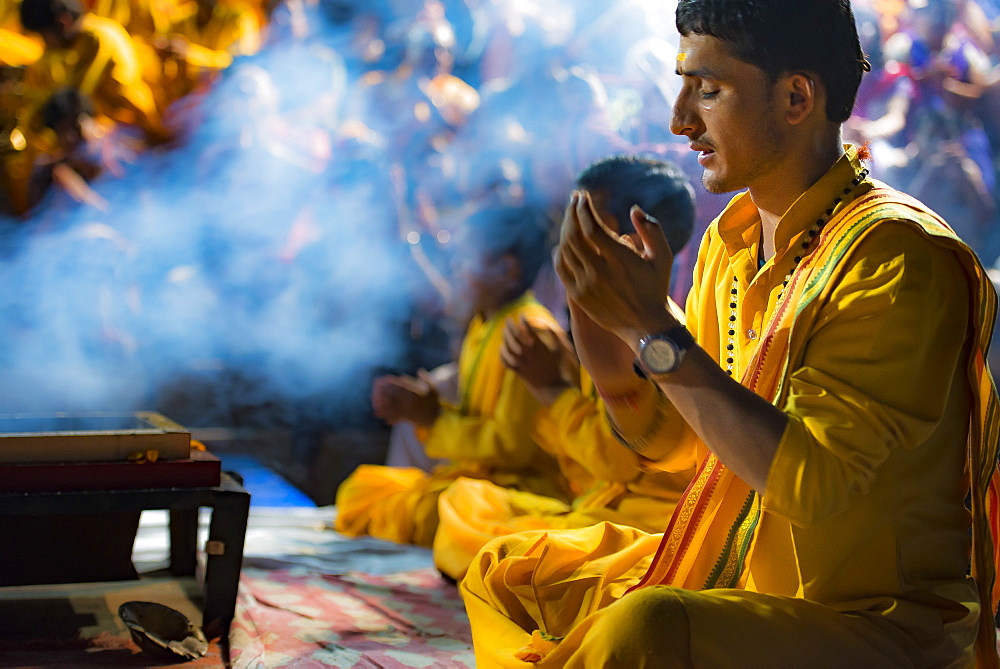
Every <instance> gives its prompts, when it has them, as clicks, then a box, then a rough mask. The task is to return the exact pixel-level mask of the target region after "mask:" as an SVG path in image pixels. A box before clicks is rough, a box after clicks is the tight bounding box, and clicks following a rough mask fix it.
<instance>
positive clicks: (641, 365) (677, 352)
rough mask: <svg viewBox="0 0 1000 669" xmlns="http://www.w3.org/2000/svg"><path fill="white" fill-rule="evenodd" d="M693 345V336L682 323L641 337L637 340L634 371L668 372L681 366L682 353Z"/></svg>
mask: <svg viewBox="0 0 1000 669" xmlns="http://www.w3.org/2000/svg"><path fill="white" fill-rule="evenodd" d="M692 346H694V337H692V336H691V333H690V332H688V329H687V328H686V327H684V326H683V325H678V326H676V327H673V328H670V329H669V330H667V331H666V332H659V333H656V334H651V335H647V336H645V337H643V338H642V339H640V340H639V355H638V357H637V358H636V361H635V362H636V364H635V370H636V373H639V372H642V374H640V376H658V375H661V374H669V373H670V372H673V371H675V370H676V369H677V368H678V367H680V366H681V361H682V360H684V355H685V354H686V353H687V351H688V349H689V348H691V347H692Z"/></svg>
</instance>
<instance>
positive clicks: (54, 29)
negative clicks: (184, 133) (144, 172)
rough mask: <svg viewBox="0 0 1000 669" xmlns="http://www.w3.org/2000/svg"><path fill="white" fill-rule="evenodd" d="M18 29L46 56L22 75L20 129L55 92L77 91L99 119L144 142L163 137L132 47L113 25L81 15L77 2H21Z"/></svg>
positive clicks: (122, 31) (157, 112) (29, 124)
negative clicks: (127, 128) (131, 128)
mask: <svg viewBox="0 0 1000 669" xmlns="http://www.w3.org/2000/svg"><path fill="white" fill-rule="evenodd" d="M20 11H21V23H22V25H23V26H24V28H25V29H26V30H29V31H32V32H36V33H38V34H40V35H41V36H42V38H43V39H44V40H45V52H44V53H43V54H42V57H41V58H39V59H38V60H37V61H36V62H35V63H33V64H32V65H31V66H30V67H29V68H28V71H27V73H26V75H25V80H24V88H25V100H26V102H25V104H26V117H25V124H26V126H27V129H28V131H31V130H32V129H33V128H34V126H35V122H34V120H33V119H32V116H33V115H34V114H35V113H36V112H37V110H38V109H40V108H41V106H42V105H43V104H44V103H45V101H46V100H48V98H49V97H50V96H51V95H52V93H54V92H55V91H57V90H59V89H61V88H76V89H79V91H80V92H81V93H82V94H83V95H85V96H87V97H89V98H90V99H91V101H92V102H93V104H94V109H95V111H96V112H97V114H98V115H102V116H104V117H107V118H109V119H112V120H114V121H116V122H119V123H128V124H132V125H135V126H138V127H140V128H142V129H143V130H144V131H145V132H146V135H147V137H148V138H149V139H151V140H154V141H161V140H163V139H165V138H166V136H167V133H166V130H165V129H164V128H163V125H162V123H161V118H160V110H159V109H158V108H157V106H156V102H155V99H154V97H153V92H152V90H151V89H150V87H149V84H148V83H147V82H146V81H145V80H144V79H143V78H142V74H143V67H142V62H141V60H140V58H139V55H138V53H137V51H136V48H135V44H134V43H133V42H132V39H131V37H129V34H128V33H127V32H126V31H125V29H124V28H123V27H122V26H121V25H120V24H118V23H116V22H115V21H113V20H111V19H106V18H103V17H100V16H97V15H95V14H91V13H88V12H84V11H83V10H82V9H81V8H80V5H79V3H77V2H76V0H22V2H21V9H20Z"/></svg>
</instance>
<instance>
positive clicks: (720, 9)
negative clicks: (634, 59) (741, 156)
mask: <svg viewBox="0 0 1000 669" xmlns="http://www.w3.org/2000/svg"><path fill="white" fill-rule="evenodd" d="M676 17H677V31H678V32H679V33H680V34H681V35H685V36H686V35H690V34H695V35H709V36H711V37H716V38H718V39H720V40H723V41H725V42H726V43H727V44H728V45H729V46H730V48H731V49H732V53H733V55H734V56H736V57H737V58H739V59H740V60H742V61H743V62H745V63H749V64H750V65H754V66H755V67H758V68H760V69H761V70H763V71H764V72H765V73H766V74H767V75H768V76H769V77H770V78H771V81H772V82H773V81H777V79H778V77H780V76H781V75H784V74H788V73H792V72H809V73H813V74H815V75H816V76H818V77H819V79H820V81H821V82H822V84H823V87H824V88H825V89H826V94H827V101H826V116H827V118H828V119H830V120H831V121H833V122H835V123H843V122H844V121H846V120H847V119H848V118H849V117H850V115H851V111H852V110H853V108H854V99H855V97H856V96H857V92H858V86H859V85H860V83H861V76H862V74H863V73H864V72H866V71H868V70H869V69H870V66H869V64H868V61H867V59H866V58H865V54H864V52H863V51H862V49H861V43H860V41H859V40H858V30H857V26H856V25H855V21H854V12H853V11H852V10H851V3H850V0H679V1H678V3H677V14H676Z"/></svg>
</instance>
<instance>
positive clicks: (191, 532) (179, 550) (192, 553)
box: [170, 508, 198, 576]
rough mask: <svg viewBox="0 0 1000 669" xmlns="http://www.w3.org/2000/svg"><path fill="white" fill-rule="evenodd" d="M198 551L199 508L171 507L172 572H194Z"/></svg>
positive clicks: (184, 574) (189, 574) (181, 573)
mask: <svg viewBox="0 0 1000 669" xmlns="http://www.w3.org/2000/svg"><path fill="white" fill-rule="evenodd" d="M197 551H198V509H197V508H194V509H170V573H171V574H174V575H175V576H191V575H192V574H194V572H195V566H196V565H197Z"/></svg>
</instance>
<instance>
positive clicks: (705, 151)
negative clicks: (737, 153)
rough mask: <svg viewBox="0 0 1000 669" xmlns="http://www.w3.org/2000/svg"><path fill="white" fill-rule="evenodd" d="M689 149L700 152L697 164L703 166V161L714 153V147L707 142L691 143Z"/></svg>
mask: <svg viewBox="0 0 1000 669" xmlns="http://www.w3.org/2000/svg"><path fill="white" fill-rule="evenodd" d="M691 150H692V151H698V152H699V153H700V155H699V156H698V164H699V165H701V166H702V167H704V166H705V163H706V162H707V161H708V160H709V159H711V157H712V156H714V155H715V149H713V148H712V147H710V146H708V145H707V144H691Z"/></svg>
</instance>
